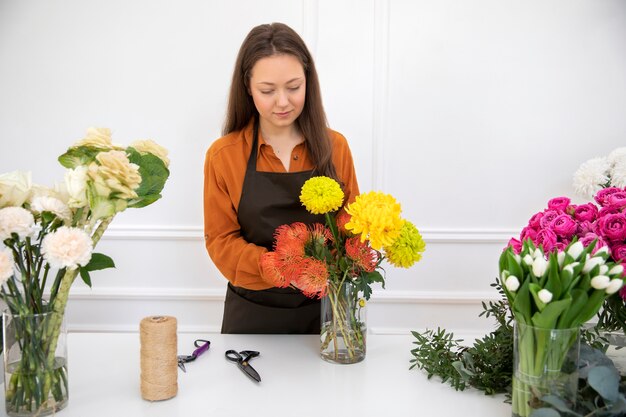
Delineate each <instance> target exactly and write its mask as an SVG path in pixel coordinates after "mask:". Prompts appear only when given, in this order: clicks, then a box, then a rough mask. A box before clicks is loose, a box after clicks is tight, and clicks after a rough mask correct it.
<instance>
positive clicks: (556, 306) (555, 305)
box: [532, 295, 572, 329]
mask: <svg viewBox="0 0 626 417" xmlns="http://www.w3.org/2000/svg"><path fill="white" fill-rule="evenodd" d="M571 304H572V298H571V296H569V295H568V296H567V298H564V299H562V300H558V301H552V302H550V303H548V304H546V306H545V308H544V309H543V311H542V312H537V313H535V314H534V315H533V318H532V322H533V325H534V326H535V327H541V328H542V329H553V328H555V325H556V322H557V319H558V318H559V316H560V315H561V313H562V312H563V311H565V310H567V308H568V307H569V306H570V305H571Z"/></svg>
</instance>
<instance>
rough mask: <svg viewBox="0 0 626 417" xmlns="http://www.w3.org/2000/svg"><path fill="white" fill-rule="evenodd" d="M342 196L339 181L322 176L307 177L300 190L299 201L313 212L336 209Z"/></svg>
mask: <svg viewBox="0 0 626 417" xmlns="http://www.w3.org/2000/svg"><path fill="white" fill-rule="evenodd" d="M343 197H344V195H343V191H342V190H341V186H340V185H339V183H338V182H337V181H335V180H334V179H332V178H328V177H323V176H320V177H313V178H310V179H308V180H307V181H306V182H305V183H304V185H303V186H302V191H301V192H300V202H301V203H302V205H304V207H305V208H306V209H307V211H309V212H311V213H313V214H326V213H329V212H331V211H336V210H338V209H339V207H341V204H342V203H343Z"/></svg>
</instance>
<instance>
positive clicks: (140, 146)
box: [130, 139, 170, 167]
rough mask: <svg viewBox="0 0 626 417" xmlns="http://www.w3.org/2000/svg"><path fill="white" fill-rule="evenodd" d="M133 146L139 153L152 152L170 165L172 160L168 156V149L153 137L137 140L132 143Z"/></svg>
mask: <svg viewBox="0 0 626 417" xmlns="http://www.w3.org/2000/svg"><path fill="white" fill-rule="evenodd" d="M130 146H131V147H133V148H135V150H136V151H137V152H139V153H151V154H152V155H154V156H156V157H158V158H159V159H161V161H163V163H164V164H165V166H166V167H168V166H170V160H169V158H168V157H167V153H168V152H167V149H165V148H164V147H163V146H161V145H159V144H158V143H156V142H155V141H153V140H151V139H146V140H136V141H134V142H133V143H131V144H130Z"/></svg>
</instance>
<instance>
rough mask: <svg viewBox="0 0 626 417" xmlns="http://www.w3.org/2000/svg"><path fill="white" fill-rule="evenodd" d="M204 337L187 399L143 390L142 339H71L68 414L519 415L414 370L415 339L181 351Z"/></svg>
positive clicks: (266, 339) (223, 343) (185, 390)
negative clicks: (340, 361)
mask: <svg viewBox="0 0 626 417" xmlns="http://www.w3.org/2000/svg"><path fill="white" fill-rule="evenodd" d="M197 338H204V339H208V340H210V341H211V348H210V349H209V351H208V352H206V353H205V354H203V355H202V356H200V357H199V358H198V359H197V360H196V361H195V362H191V363H188V364H187V373H183V372H182V371H179V374H178V395H177V396H176V397H174V398H172V399H169V400H165V401H158V402H149V401H145V400H143V399H142V398H141V394H140V390H139V386H140V385H139V373H140V369H139V335H138V334H136V333H130V334H102V333H96V334H89V333H72V334H70V335H69V336H68V339H69V378H70V379H69V383H70V400H69V404H68V406H67V407H66V408H65V409H64V410H63V411H61V412H60V413H59V414H58V415H59V417H104V416H116V417H126V416H132V417H140V416H151V417H152V416H154V417H158V416H163V417H175V416H219V417H231V416H233V417H234V416H241V417H244V416H245V417H251V416H255V417H263V416H268V417H269V416H271V417H282V416H287V417H292V416H294V417H295V416H315V417H321V416H328V417H368V416H376V417H381V416H383V417H384V416H390V417H391V416H393V417H401V416H412V417H418V416H431V415H438V416H459V415H461V416H481V417H482V416H510V415H511V406H510V405H509V404H505V403H503V399H504V397H503V396H496V397H489V396H485V395H484V394H483V393H482V392H481V391H476V390H473V389H470V390H467V391H464V392H457V391H455V390H454V389H453V388H451V387H450V386H448V385H446V384H441V383H440V382H439V380H436V379H432V380H428V379H427V378H426V375H425V374H424V373H423V372H422V371H419V370H417V369H413V370H410V371H409V366H410V364H409V360H410V359H411V358H412V356H411V354H410V350H411V349H412V348H413V347H414V345H413V343H412V342H413V338H412V336H410V335H407V336H387V335H369V336H368V340H367V356H366V358H365V360H364V361H363V362H360V363H358V364H353V365H336V364H331V363H327V362H324V361H323V360H322V359H321V358H320V357H319V352H318V349H319V348H318V344H319V342H318V337H317V336H279V335H220V334H208V335H207V334H205V335H193V334H179V335H178V351H179V353H181V354H189V353H191V352H192V351H193V350H194V349H195V348H194V346H193V341H194V340H195V339H197ZM228 349H236V350H244V349H248V350H258V351H260V352H261V356H260V357H258V358H255V359H253V360H252V361H251V364H252V366H253V367H254V368H255V369H256V370H257V371H258V372H259V374H260V375H261V378H262V382H261V383H259V384H257V383H255V382H254V381H252V380H250V379H249V378H247V377H246V376H245V375H244V374H243V373H242V372H241V371H240V370H239V369H238V368H237V366H236V365H235V364H234V363H232V362H229V361H227V360H226V359H225V357H224V352H225V351H226V350H228ZM2 392H3V390H2ZM3 395H4V394H2V396H3ZM0 404H4V398H2V402H0ZM0 408H1V411H0V415H1V414H2V413H4V407H0Z"/></svg>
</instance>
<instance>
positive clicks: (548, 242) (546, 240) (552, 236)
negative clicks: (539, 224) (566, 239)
mask: <svg viewBox="0 0 626 417" xmlns="http://www.w3.org/2000/svg"><path fill="white" fill-rule="evenodd" d="M557 240H558V239H557V236H556V233H554V232H553V231H552V230H550V229H541V230H540V231H539V233H537V240H536V241H535V243H536V244H537V245H541V246H543V250H544V252H552V250H553V249H554V247H555V245H556V242H557Z"/></svg>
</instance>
